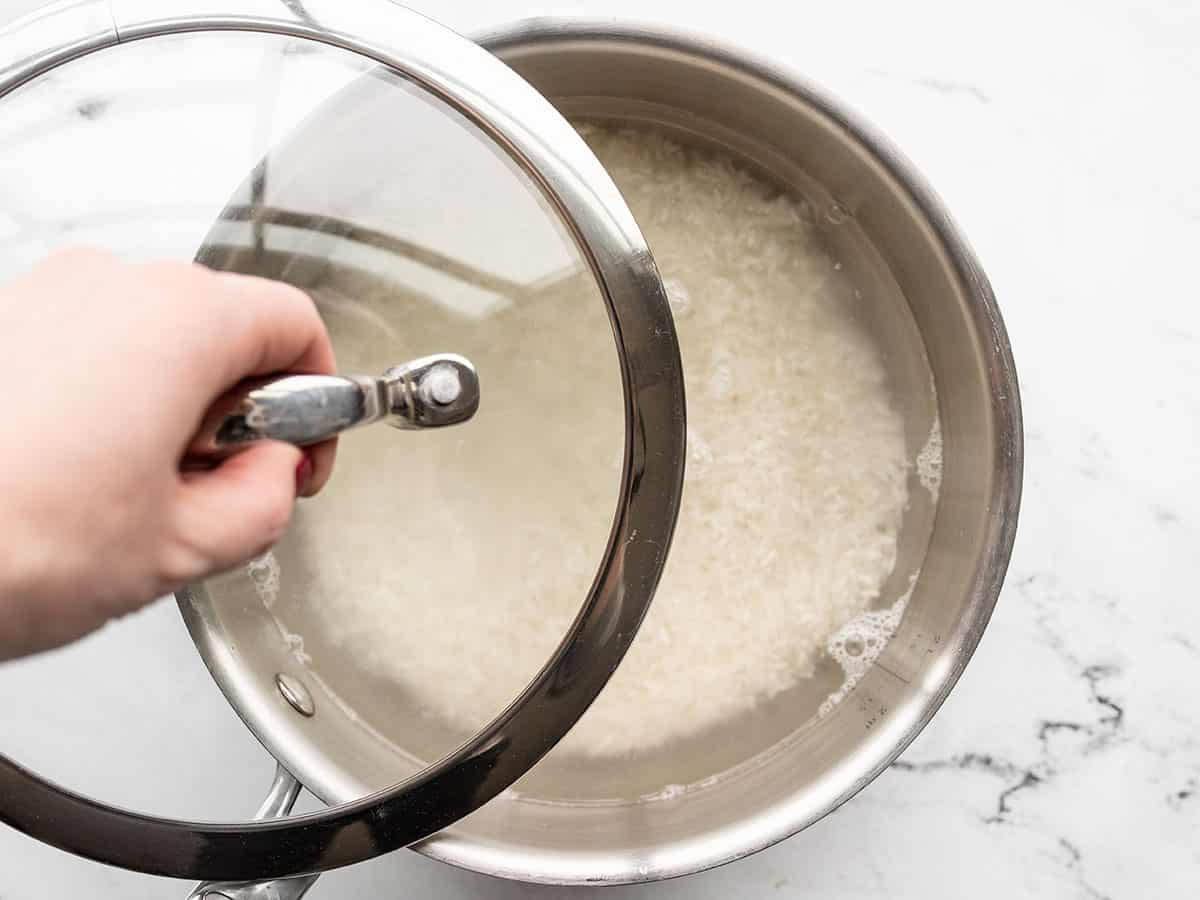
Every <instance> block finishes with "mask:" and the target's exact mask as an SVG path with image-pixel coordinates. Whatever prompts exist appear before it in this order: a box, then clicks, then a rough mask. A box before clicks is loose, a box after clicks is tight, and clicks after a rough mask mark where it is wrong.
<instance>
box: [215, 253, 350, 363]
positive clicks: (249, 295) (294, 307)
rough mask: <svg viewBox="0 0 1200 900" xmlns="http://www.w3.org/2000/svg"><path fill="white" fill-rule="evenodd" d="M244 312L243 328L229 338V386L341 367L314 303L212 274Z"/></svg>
mask: <svg viewBox="0 0 1200 900" xmlns="http://www.w3.org/2000/svg"><path fill="white" fill-rule="evenodd" d="M210 274H211V277H212V278H213V279H214V281H215V282H216V283H217V284H219V285H220V286H221V288H222V290H223V291H224V292H225V293H226V295H227V302H233V303H236V304H238V306H239V307H240V310H239V312H240V316H239V324H240V326H241V327H240V328H239V329H238V333H237V334H236V335H229V336H227V337H228V338H229V344H228V353H227V358H226V360H225V364H226V366H228V367H229V370H230V376H229V377H230V379H231V380H230V382H229V384H228V385H226V387H229V386H231V385H232V384H234V383H236V382H237V381H240V380H241V379H243V378H250V377H253V376H255V375H272V374H275V373H276V372H304V373H314V374H328V373H331V372H333V371H334V369H335V367H336V363H335V361H334V355H333V344H332V343H331V342H330V340H329V333H328V332H327V331H326V330H325V324H324V323H323V322H322V321H321V317H320V315H318V313H317V308H316V305H315V304H314V303H313V302H312V299H311V298H310V297H309V296H308V295H307V294H305V293H304V292H303V291H301V290H300V289H298V288H294V287H292V286H291V285H287V284H283V283H282V282H279V281H270V280H268V279H265V278H255V277H254V276H251V275H239V274H236V273H233V272H213V273H210Z"/></svg>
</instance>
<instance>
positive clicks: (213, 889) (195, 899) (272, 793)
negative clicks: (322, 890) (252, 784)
mask: <svg viewBox="0 0 1200 900" xmlns="http://www.w3.org/2000/svg"><path fill="white" fill-rule="evenodd" d="M301 787H302V785H301V784H300V782H299V781H297V780H296V778H295V776H294V775H292V773H291V772H289V771H288V770H287V769H285V768H284V767H283V764H282V763H278V762H277V763H276V764H275V780H274V781H272V782H271V789H270V790H269V791H267V796H266V798H265V799H264V800H263V802H262V805H261V806H260V807H259V808H258V812H256V813H255V814H254V818H255V819H281V818H283V817H284V816H287V815H288V814H289V813H290V812H291V811H292V807H293V806H295V805H296V798H297V797H298V796H300V788H301ZM320 877H321V876H320V875H319V874H317V875H300V876H298V877H296V878H282V879H280V880H278V881H206V882H204V883H203V884H198V885H196V888H195V890H193V891H192V892H191V893H190V894H188V895H187V900H300V898H301V897H303V896H304V895H305V894H307V893H308V889H309V888H311V887H312V886H313V885H314V884H315V883H316V881H317V879H318V878H320Z"/></svg>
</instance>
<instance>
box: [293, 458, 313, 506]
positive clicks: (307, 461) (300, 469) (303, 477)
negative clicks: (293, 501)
mask: <svg viewBox="0 0 1200 900" xmlns="http://www.w3.org/2000/svg"><path fill="white" fill-rule="evenodd" d="M312 475H313V461H312V457H311V456H309V455H308V452H307V451H305V453H304V457H303V458H302V459H301V460H300V462H299V463H297V464H296V494H297V495H302V494H303V493H304V491H305V489H307V488H308V483H309V481H311V480H312Z"/></svg>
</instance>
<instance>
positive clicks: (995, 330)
mask: <svg viewBox="0 0 1200 900" xmlns="http://www.w3.org/2000/svg"><path fill="white" fill-rule="evenodd" d="M471 37H472V39H474V40H475V41H476V42H477V43H479V44H480V45H481V46H483V47H484V48H485V49H487V50H489V51H491V52H492V53H495V54H497V55H499V56H501V57H503V51H505V50H515V49H517V48H523V47H532V46H534V45H536V44H538V43H542V42H545V43H551V42H556V41H570V42H585V41H595V42H604V43H624V44H637V45H642V46H649V47H654V48H657V49H663V50H667V51H671V52H675V53H679V54H681V55H685V56H691V57H700V58H703V59H705V60H706V61H708V62H714V63H717V64H718V65H720V66H722V67H724V68H727V69H729V70H731V71H733V72H736V73H737V74H739V75H741V76H743V77H749V78H751V79H754V80H756V81H758V82H761V83H762V84H763V85H764V87H766V88H771V89H775V90H779V91H783V92H785V93H787V94H790V95H792V96H794V97H797V98H799V99H800V100H802V101H803V102H805V103H807V104H809V105H811V106H812V107H814V108H815V109H817V110H818V111H820V112H821V113H822V114H824V115H825V116H828V117H829V118H830V119H831V120H833V121H834V122H835V123H836V124H837V125H838V126H840V128H841V129H843V130H844V131H845V133H846V134H848V135H849V136H850V137H851V138H852V139H853V141H854V142H856V143H857V144H858V145H859V146H861V147H862V148H863V149H864V150H865V151H866V152H867V153H868V154H870V156H871V157H872V158H873V159H874V160H875V161H876V162H878V163H879V164H880V165H881V166H882V168H883V169H884V170H885V171H886V173H887V174H888V175H889V176H890V177H891V178H892V179H894V181H895V182H896V183H897V184H898V185H899V186H900V187H902V188H903V190H904V192H905V193H906V194H907V195H908V199H909V200H911V202H912V204H913V205H914V207H915V208H916V209H917V210H918V211H919V213H920V216H921V218H922V219H923V222H924V224H925V225H927V226H928V227H929V228H930V229H931V230H932V231H933V233H934V235H935V236H936V239H937V243H938V245H939V246H940V248H941V249H942V250H943V251H944V252H945V253H946V255H947V257H948V259H949V260H950V261H951V262H952V263H953V267H954V270H955V274H956V275H957V278H958V280H959V282H960V285H961V289H962V291H963V293H964V294H965V295H966V297H967V298H968V303H967V310H968V313H969V315H970V317H971V320H972V323H973V325H974V326H975V328H976V329H977V330H978V332H979V334H980V336H981V338H982V344H983V349H984V359H983V362H984V363H985V365H986V373H987V374H986V381H987V383H988V386H989V387H990V394H991V413H992V416H993V421H994V424H995V436H994V441H993V444H992V447H991V448H990V449H991V452H992V453H993V454H994V457H995V459H996V461H997V465H996V469H995V471H994V480H993V484H992V490H991V493H990V495H989V496H988V498H987V501H986V502H987V508H988V517H987V526H986V530H985V533H984V535H983V541H982V545H981V546H982V548H983V549H982V552H981V553H980V555H979V558H978V560H977V561H976V568H975V573H974V577H973V579H972V586H971V592H970V593H971V598H970V602H969V604H968V606H967V607H966V609H965V612H964V614H963V616H962V617H961V624H960V627H959V628H958V631H957V633H956V635H955V637H956V639H957V640H958V645H957V648H956V651H955V652H954V654H953V657H952V661H951V664H950V665H948V666H947V667H945V669H944V671H942V672H940V673H938V675H937V676H936V677H931V678H930V679H928V680H927V681H926V685H927V687H928V692H927V694H926V699H925V700H924V701H923V702H922V703H920V704H913V707H914V711H915V714H914V715H911V716H910V717H909V718H908V721H905V722H903V723H900V725H899V726H898V729H897V730H898V731H899V733H898V735H897V736H896V738H895V740H894V741H893V742H892V743H891V744H890V745H888V746H885V747H883V748H882V749H881V750H874V748H872V749H870V750H868V749H865V748H864V751H863V753H862V755H860V756H858V757H856V760H857V761H861V762H857V761H856V765H855V766H854V767H853V770H852V769H851V767H849V766H847V767H844V768H843V769H842V770H840V771H839V772H837V773H836V774H835V773H830V775H829V776H828V777H829V778H833V779H836V780H837V781H839V782H840V783H839V785H838V789H837V791H836V792H833V791H830V792H829V793H830V795H831V797H830V799H828V800H827V801H824V802H821V803H819V804H811V803H809V802H808V798H807V797H801V796H793V797H785V798H781V799H780V801H779V803H778V804H777V806H776V807H774V808H772V810H771V815H770V817H769V819H770V821H769V823H766V825H765V827H759V828H755V829H736V830H735V829H732V828H729V827H725V828H724V829H715V830H714V834H719V839H713V838H712V836H711V835H710V836H707V837H706V838H705V839H704V840H697V839H692V840H687V841H677V842H675V843H674V844H666V845H663V847H662V848H657V851H656V852H655V854H654V856H655V857H656V858H658V857H660V856H663V855H666V854H664V853H662V852H661V851H662V850H663V848H668V847H669V849H670V854H669V856H670V861H669V862H666V863H662V862H656V863H655V864H653V865H650V866H645V865H642V866H634V865H632V864H631V865H629V866H626V867H622V868H618V867H614V866H613V865H612V859H613V855H612V854H603V855H601V854H594V853H588V852H587V851H578V852H572V853H571V854H566V853H563V852H561V851H553V850H543V849H539V852H538V854H537V855H538V860H539V865H540V867H541V868H540V870H539V871H533V870H531V868H530V866H529V865H528V864H526V865H520V864H518V863H516V862H515V861H513V860H512V859H510V858H509V857H510V856H511V854H509V853H507V852H506V851H505V850H504V849H503V848H497V847H493V846H485V845H484V844H483V843H482V842H478V841H474V840H471V839H470V838H468V837H464V836H461V835H459V834H458V833H457V832H458V831H459V828H458V826H457V825H455V826H451V827H449V828H447V829H446V830H445V831H442V832H440V833H438V834H437V835H434V836H433V837H430V838H428V839H426V840H424V841H422V842H420V843H418V844H416V845H414V847H413V849H415V850H417V851H419V852H420V853H422V854H424V855H425V856H428V857H430V858H432V859H436V860H439V861H441V862H445V863H449V864H450V865H453V866H455V867H458V868H464V869H469V870H472V871H475V872H479V873H482V874H486V875H492V876H496V877H502V878H507V879H514V880H518V881H524V882H530V883H538V884H551V885H569V884H599V885H618V884H632V883H641V882H648V881H663V880H668V879H672V878H677V877H681V876H686V875H690V874H695V873H698V872H702V871H706V870H709V869H713V868H716V867H718V866H721V865H725V864H727V863H730V862H734V861H737V860H739V859H743V858H745V857H747V856H750V855H752V854H754V853H757V852H758V851H760V850H764V849H766V848H768V847H771V846H773V845H774V844H777V843H779V842H780V841H782V840H785V839H786V838H788V837H791V836H793V835H795V834H797V833H798V832H800V831H802V830H803V829H805V828H807V827H808V826H810V825H812V824H814V823H815V822H817V821H819V820H821V819H822V818H824V817H825V816H827V815H828V814H829V813H831V812H833V811H834V810H836V809H837V808H838V807H840V806H841V805H842V804H843V803H845V802H846V801H847V800H849V799H850V798H851V797H853V796H854V795H855V794H857V793H858V792H859V791H860V790H862V788H864V787H866V785H867V784H869V783H870V782H871V781H873V780H874V779H875V778H876V777H878V776H879V775H880V774H881V773H882V772H883V771H884V770H885V769H886V768H888V767H889V766H890V765H891V764H892V763H893V762H894V761H895V760H896V758H897V757H898V756H899V755H900V754H901V753H902V752H903V751H904V750H905V749H906V748H907V747H908V745H909V744H910V743H912V741H913V740H914V739H915V738H916V737H917V735H918V734H920V733H921V731H922V730H923V729H924V728H925V726H926V725H927V724H928V723H929V722H930V720H931V719H932V718H933V716H934V715H935V714H936V713H937V711H938V709H939V708H940V707H941V705H942V703H943V702H944V701H945V699H946V697H947V696H948V695H949V693H950V691H951V690H952V689H953V687H954V686H955V684H956V683H957V682H958V680H959V678H960V677H961V676H962V673H963V671H964V670H965V668H966V665H967V663H968V662H969V661H970V659H971V657H972V655H973V654H974V651H975V648H976V647H977V646H978V644H979V640H980V638H981V637H982V635H983V631H984V629H985V628H986V626H987V624H988V622H989V620H990V618H991V615H992V612H993V610H994V608H995V604H996V601H997V599H998V597H999V594H1000V589H1001V587H1002V586H1003V583H1004V576H1005V572H1006V570H1007V567H1008V563H1009V560H1010V558H1011V555H1012V549H1013V543H1014V540H1015V537H1016V530H1017V520H1018V515H1019V511H1020V498H1021V485H1022V472H1023V460H1024V449H1023V431H1022V417H1021V403H1020V395H1019V388H1018V383H1017V375H1016V370H1015V366H1014V362H1013V357H1012V349H1011V346H1010V343H1009V339H1008V334H1007V331H1006V329H1005V327H1004V323H1003V320H1002V318H1001V315H1000V311H999V308H998V306H997V304H996V299H995V295H994V293H993V291H992V288H991V285H990V283H989V282H988V279H987V277H986V275H985V274H984V272H983V269H982V267H981V265H980V264H979V261H978V259H977V258H976V256H975V253H974V251H973V250H972V249H971V247H970V245H969V244H968V242H967V240H966V238H965V237H964V235H963V233H962V232H961V230H960V229H959V227H958V226H957V225H956V224H955V222H954V220H953V219H952V218H951V216H950V214H949V212H948V211H947V209H946V207H945V205H944V204H943V203H942V201H941V199H940V198H939V197H938V195H937V194H936V193H935V192H934V190H933V189H932V188H931V187H930V186H929V184H928V182H927V181H926V180H925V178H924V177H923V176H922V175H921V174H920V173H919V172H918V170H917V168H916V167H915V166H914V165H913V164H912V163H911V162H910V161H909V160H908V159H907V158H906V157H905V156H904V155H903V154H902V153H901V152H900V151H899V149H898V148H896V147H895V146H894V145H893V144H892V142H891V141H890V140H889V139H888V138H886V137H885V136H884V135H883V134H881V133H880V132H879V131H877V130H876V129H875V128H874V127H873V126H871V125H869V124H867V123H866V122H865V121H864V120H863V119H861V118H860V117H859V116H858V115H857V114H856V113H854V112H852V111H851V110H849V109H848V108H847V107H846V106H845V105H844V104H843V103H842V102H841V101H839V100H837V99H835V98H834V97H833V96H831V95H830V94H829V93H827V92H826V91H825V90H824V89H822V88H819V87H816V86H815V85H813V84H812V83H811V82H809V81H808V80H807V79H805V78H804V77H802V76H800V75H798V74H796V73H794V72H792V71H790V70H788V69H787V68H785V67H783V66H780V65H778V64H776V63H774V62H771V61H769V60H767V59H765V58H763V57H761V56H759V55H758V54H755V53H753V52H749V51H746V50H744V49H742V48H740V47H737V46H735V45H733V44H730V43H726V42H725V41H723V40H720V39H717V38H714V37H712V36H709V35H706V34H704V33H702V32H699V31H695V30H691V29H681V28H677V27H675V26H667V25H663V24H658V23H650V22H645V21H639V20H636V19H617V18H588V17H574V16H571V17H534V18H524V19H519V20H516V21H514V22H511V23H508V24H504V25H500V26H496V27H492V28H489V29H486V30H484V31H482V32H479V33H476V34H473V35H471ZM714 847H719V848H720V850H719V852H713V848H714ZM630 861H631V862H632V856H630Z"/></svg>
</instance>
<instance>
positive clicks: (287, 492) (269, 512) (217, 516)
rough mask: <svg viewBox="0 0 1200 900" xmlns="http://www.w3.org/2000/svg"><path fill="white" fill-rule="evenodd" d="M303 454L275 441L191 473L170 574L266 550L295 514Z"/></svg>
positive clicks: (216, 566) (226, 564) (216, 567)
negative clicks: (209, 468) (206, 468)
mask: <svg viewBox="0 0 1200 900" xmlns="http://www.w3.org/2000/svg"><path fill="white" fill-rule="evenodd" d="M303 460H304V453H303V452H302V451H300V450H299V449H297V448H296V447H292V446H291V445H289V444H281V443H276V442H274V441H272V442H267V443H263V444H259V445H256V446H254V447H251V448H250V449H248V450H245V451H243V452H242V453H239V454H237V455H236V456H233V457H231V458H229V459H227V460H226V461H225V462H223V463H222V464H221V465H220V466H218V467H217V468H215V469H213V470H211V471H208V472H197V473H189V475H188V477H187V478H186V479H184V480H183V481H182V482H181V483H180V486H179V490H180V492H181V495H180V497H179V499H178V502H177V504H176V510H177V516H176V530H177V542H176V545H175V546H173V547H172V548H171V551H170V552H171V553H172V558H171V559H168V560H166V561H165V562H164V567H165V568H166V570H167V571H168V572H169V573H170V576H171V577H172V578H173V579H177V580H178V581H180V582H185V581H189V580H192V579H196V578H203V577H205V576H207V575H210V574H212V573H213V572H216V571H220V570H223V569H228V568H231V567H233V566H237V565H240V564H241V563H244V562H246V561H247V560H250V559H253V558H254V557H255V556H258V555H260V554H262V553H264V552H266V551H267V550H268V549H269V548H270V547H271V546H272V545H274V543H275V542H276V541H278V540H279V538H280V537H281V536H282V535H283V532H284V530H285V529H286V528H287V524H288V521H289V520H290V519H291V515H292V508H293V506H294V505H295V500H296V494H297V492H298V490H299V488H300V485H298V484H297V480H298V470H299V467H300V465H301V463H302V461H303ZM326 477H328V473H326ZM309 485H310V487H309V490H310V491H311V490H312V488H311V485H312V480H311V479H310V481H309Z"/></svg>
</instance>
